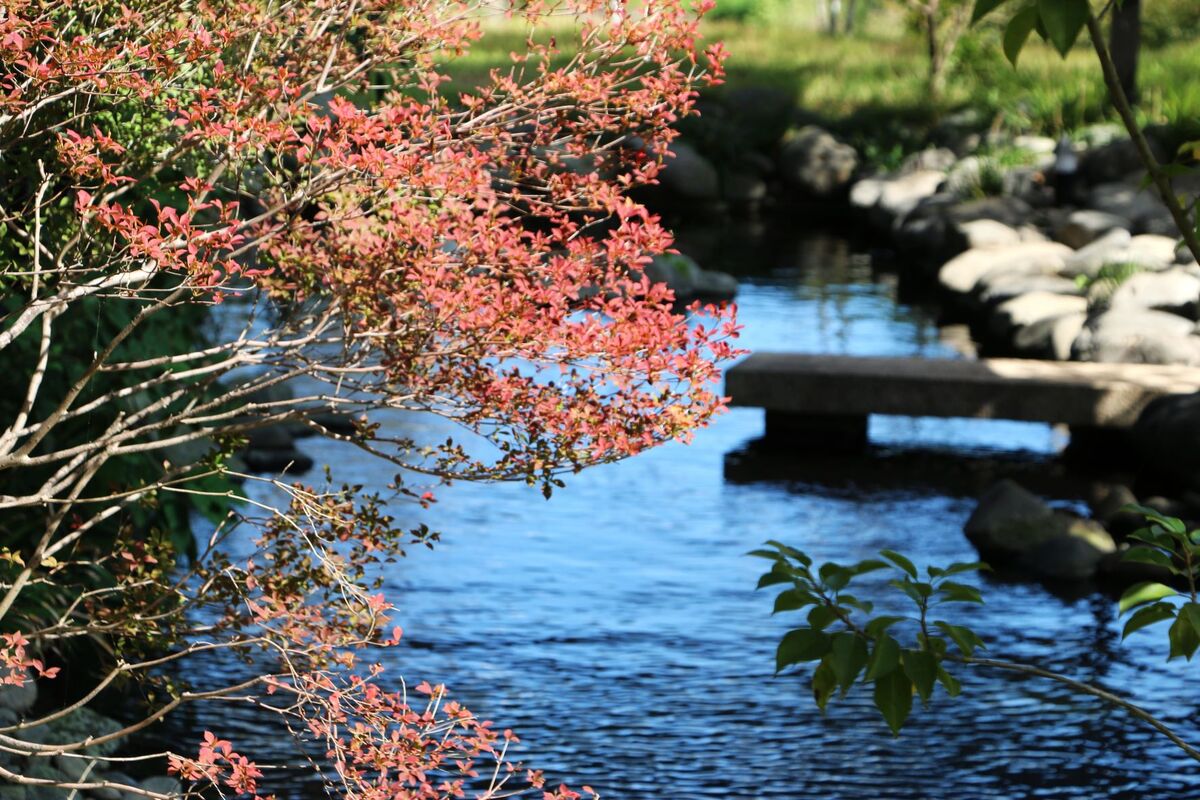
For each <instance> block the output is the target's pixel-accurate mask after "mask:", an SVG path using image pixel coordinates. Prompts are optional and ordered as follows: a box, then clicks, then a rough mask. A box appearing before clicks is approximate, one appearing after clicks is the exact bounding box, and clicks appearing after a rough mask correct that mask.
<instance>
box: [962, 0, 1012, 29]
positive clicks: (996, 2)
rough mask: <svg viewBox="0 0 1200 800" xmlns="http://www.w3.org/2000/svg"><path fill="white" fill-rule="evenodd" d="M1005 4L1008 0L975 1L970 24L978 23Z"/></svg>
mask: <svg viewBox="0 0 1200 800" xmlns="http://www.w3.org/2000/svg"><path fill="white" fill-rule="evenodd" d="M1007 2H1008V0H975V10H974V11H972V12H971V24H972V25H974V24H975V23H976V22H979V20H981V19H983V18H984V17H986V16H987V15H988V14H990V13H992V12H993V11H995V10H996V9H997V8H999V7H1000V6H1002V5H1004V4H1005V3H1007Z"/></svg>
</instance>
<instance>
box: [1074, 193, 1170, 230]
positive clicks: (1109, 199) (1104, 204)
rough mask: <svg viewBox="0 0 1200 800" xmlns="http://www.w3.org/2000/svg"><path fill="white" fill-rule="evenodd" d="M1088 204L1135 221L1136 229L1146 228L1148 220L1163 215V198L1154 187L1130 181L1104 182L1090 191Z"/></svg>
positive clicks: (1098, 209)
mask: <svg viewBox="0 0 1200 800" xmlns="http://www.w3.org/2000/svg"><path fill="white" fill-rule="evenodd" d="M1087 204H1088V206H1090V207H1091V208H1094V209H1096V210H1097V211H1105V212H1107V213H1109V214H1115V215H1116V216H1118V217H1122V218H1124V219H1127V220H1129V221H1130V222H1131V223H1133V227H1134V230H1135V231H1141V230H1143V229H1144V225H1145V223H1146V220H1149V219H1153V218H1155V217H1159V216H1161V215H1162V213H1163V211H1164V206H1163V204H1162V200H1161V199H1160V198H1159V197H1158V195H1157V194H1155V190H1154V189H1152V188H1146V189H1143V188H1140V187H1139V186H1137V185H1132V184H1128V183H1102V184H1100V185H1099V186H1095V187H1093V188H1092V190H1091V192H1089V193H1088V202H1087Z"/></svg>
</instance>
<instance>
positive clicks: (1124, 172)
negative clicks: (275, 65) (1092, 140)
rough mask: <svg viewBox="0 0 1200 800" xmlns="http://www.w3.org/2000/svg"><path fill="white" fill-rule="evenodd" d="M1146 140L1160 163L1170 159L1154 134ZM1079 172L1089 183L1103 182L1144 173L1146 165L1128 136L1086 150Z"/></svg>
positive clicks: (1080, 162)
mask: <svg viewBox="0 0 1200 800" xmlns="http://www.w3.org/2000/svg"><path fill="white" fill-rule="evenodd" d="M1146 140H1147V142H1148V143H1149V145H1150V149H1151V150H1152V151H1153V152H1154V153H1155V157H1156V158H1158V160H1159V162H1160V163H1161V162H1163V160H1164V159H1165V160H1167V161H1169V160H1170V158H1169V157H1168V155H1167V153H1166V151H1165V150H1164V149H1163V147H1162V145H1160V144H1159V143H1158V142H1157V141H1156V140H1155V138H1154V137H1153V136H1150V135H1147V137H1146ZM1079 172H1080V174H1081V175H1083V177H1084V180H1086V181H1087V182H1088V183H1091V184H1102V183H1108V182H1111V181H1118V180H1121V179H1122V178H1125V177H1127V176H1129V175H1131V174H1132V175H1139V176H1140V175H1144V174H1145V173H1146V166H1145V164H1143V163H1142V158H1141V155H1139V153H1138V150H1137V146H1136V145H1135V144H1134V143H1133V141H1132V140H1131V139H1129V138H1128V137H1127V136H1126V137H1120V138H1117V139H1114V140H1112V141H1110V142H1109V143H1107V144H1104V145H1100V146H1098V147H1094V148H1093V149H1091V150H1088V151H1086V152H1084V154H1083V156H1082V157H1081V158H1080V160H1079Z"/></svg>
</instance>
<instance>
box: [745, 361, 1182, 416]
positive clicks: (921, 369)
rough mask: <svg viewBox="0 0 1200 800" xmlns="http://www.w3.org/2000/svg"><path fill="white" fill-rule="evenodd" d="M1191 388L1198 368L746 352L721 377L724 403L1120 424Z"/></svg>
mask: <svg viewBox="0 0 1200 800" xmlns="http://www.w3.org/2000/svg"><path fill="white" fill-rule="evenodd" d="M1196 391H1200V368H1194V367H1181V366H1173V365H1156V364H1101V363H1065V362H1056V361H1034V360H1030V359H1004V358H994V359H986V360H980V361H967V360H961V361H960V360H951V359H943V360H930V359H914V358H859V357H854V356H830V355H805V354H798V353H756V354H754V355H752V356H750V357H749V358H747V359H746V360H744V361H742V362H741V363H740V364H737V365H735V366H734V367H733V368H732V369H730V370H729V372H728V373H727V374H726V376H725V393H726V394H727V395H730V397H731V401H730V402H731V405H734V406H745V407H755V408H765V409H767V410H768V411H783V412H789V413H795V414H838V415H850V414H864V415H866V414H897V415H901V416H917V417H976V418H982V419H1014V420H1028V421H1040V422H1061V423H1066V424H1068V425H1087V426H1094V427H1114V428H1125V427H1129V426H1131V425H1133V424H1134V422H1135V421H1136V420H1137V418H1138V415H1139V414H1140V413H1141V411H1142V409H1143V408H1145V407H1146V406H1147V405H1148V404H1149V403H1150V402H1151V401H1152V400H1154V399H1156V398H1158V397H1162V396H1164V395H1169V394H1186V393H1190V392H1196Z"/></svg>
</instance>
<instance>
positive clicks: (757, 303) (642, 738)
mask: <svg viewBox="0 0 1200 800" xmlns="http://www.w3.org/2000/svg"><path fill="white" fill-rule="evenodd" d="M685 244H686V242H685ZM735 244H736V240H735ZM697 246H699V245H697ZM708 247H709V252H708V253H707V256H708V258H707V260H706V266H725V267H726V268H729V267H730V266H731V265H733V266H735V267H736V266H737V265H736V264H733V262H732V258H733V257H737V258H741V259H749V260H750V262H751V263H750V264H748V265H746V268H744V269H740V270H737V271H739V272H740V273H742V278H743V280H744V289H743V292H742V294H741V297H740V298H739V305H740V307H741V315H742V321H743V323H744V324H745V336H744V343H745V344H746V345H747V346H749V347H751V348H762V349H777V350H796V351H809V352H834V353H857V354H888V355H907V356H913V355H920V356H927V357H930V358H952V357H957V356H958V354H957V352H956V351H955V350H954V349H953V348H952V347H951V346H950V345H948V344H946V343H944V342H943V341H941V339H940V338H939V331H938V329H937V327H936V325H935V324H934V322H933V319H932V317H931V315H930V314H929V313H927V312H924V311H922V310H921V309H919V308H916V307H912V306H910V305H907V304H904V303H901V302H898V301H897V299H896V287H895V282H894V281H892V280H889V279H888V278H887V277H886V276H882V277H881V276H878V275H875V274H873V271H872V267H871V263H870V260H869V259H868V258H866V257H865V256H864V255H863V254H862V253H861V252H860V251H856V250H855V249H854V248H853V247H852V246H851V245H850V244H849V243H848V242H847V241H846V240H844V239H837V238H831V237H819V236H818V237H814V236H806V235H803V234H795V233H791V235H790V237H788V238H786V239H784V240H783V241H772V240H767V241H766V243H765V244H764V243H761V242H760V243H759V245H758V249H757V250H756V249H754V248H753V247H749V246H733V245H730V246H729V247H727V248H726V249H725V252H724V253H722V252H720V250H719V249H718V248H716V246H715V245H713V243H712V242H709V245H708ZM731 254H732V255H731ZM752 272H753V273H754V274H753V275H750V274H747V273H752ZM761 430H762V420H761V415H760V413H759V412H756V411H753V410H744V409H743V410H735V411H732V412H730V413H729V414H727V415H725V416H724V417H722V418H721V419H720V420H718V421H717V422H716V424H715V425H714V426H713V427H712V428H711V429H709V430H707V431H703V432H701V433H700V434H699V435H698V436H697V437H696V441H695V444H694V445H692V446H691V447H686V448H685V447H683V446H677V445H671V446H667V447H663V448H661V449H659V450H657V451H655V452H652V453H649V454H647V455H645V456H642V457H639V458H636V459H633V460H631V461H628V462H624V463H621V464H617V465H612V466H608V467H601V468H597V469H594V470H592V471H590V472H588V473H585V474H583V475H580V476H578V477H576V478H574V479H573V480H571V481H570V482H569V484H568V487H567V489H566V490H564V491H561V492H559V493H557V494H556V495H555V497H554V498H553V500H552V501H550V502H544V501H543V500H542V499H541V497H540V495H539V494H537V493H536V492H535V491H534V490H531V489H528V488H526V487H523V486H515V485H512V486H508V485H505V486H471V485H461V486H455V487H453V488H452V489H451V490H448V491H445V492H443V493H442V496H441V502H440V503H439V504H438V505H437V506H436V507H435V508H433V509H431V510H430V511H429V512H427V516H426V517H425V518H424V519H425V521H427V522H429V524H430V525H431V526H433V527H435V528H437V529H440V530H442V531H444V532H445V534H446V537H445V542H444V543H443V544H442V545H440V546H439V548H438V551H437V552H433V553H427V552H419V553H414V554H412V555H411V556H410V557H409V558H408V559H407V560H405V561H404V562H403V563H400V564H397V565H395V568H394V571H393V572H392V573H391V574H390V575H388V577H387V584H388V585H387V591H388V595H389V597H390V598H391V599H393V600H395V601H397V602H398V605H399V606H400V613H399V615H398V620H397V621H399V622H401V623H402V624H403V625H404V627H405V631H406V645H405V646H403V647H401V648H399V649H397V650H396V651H394V652H393V653H392V654H391V656H390V657H391V659H392V661H391V663H390V664H389V666H390V667H391V674H393V675H396V676H399V675H403V676H405V677H406V678H409V679H414V680H419V679H422V678H429V679H431V680H436V681H444V682H445V683H447V684H448V685H449V686H450V687H451V689H452V690H453V691H454V693H455V695H456V696H457V697H458V698H460V699H462V700H464V701H465V702H466V704H467V705H468V706H469V707H471V708H472V709H474V710H475V711H477V712H478V713H480V714H483V715H484V716H486V717H487V718H490V719H493V720H495V721H496V723H497V726H498V727H500V728H506V727H511V728H514V729H515V730H517V731H518V732H519V733H520V734H521V736H522V745H521V747H522V749H521V751H520V753H519V754H518V757H520V758H522V759H525V760H527V761H528V762H529V763H531V764H534V765H536V766H538V767H542V768H544V769H546V771H547V773H548V774H549V775H550V776H551V777H552V779H553V780H554V781H555V782H557V781H559V780H565V781H567V782H570V783H574V784H581V783H588V784H591V785H593V786H595V787H596V788H597V789H598V790H600V791H601V792H602V793H603V794H604V795H605V796H607V797H611V798H630V799H632V800H642V799H643V798H658V797H678V798H722V799H723V800H753V799H754V798H859V797H872V798H876V797H878V798H895V799H896V800H900V799H901V798H913V799H914V800H916V799H918V798H920V799H922V800H924V799H925V798H948V799H949V798H954V799H955V800H972V799H974V798H979V799H980V800H982V798H988V799H989V800H990V799H991V798H1026V797H1038V798H1097V797H1107V798H1141V797H1151V796H1154V797H1186V796H1196V795H1197V793H1200V776H1197V774H1196V771H1195V770H1194V769H1193V768H1191V767H1190V766H1188V765H1185V764H1184V763H1183V762H1182V760H1181V758H1180V757H1177V756H1176V753H1175V751H1174V749H1173V748H1172V747H1171V746H1169V745H1166V744H1164V743H1163V740H1161V739H1159V738H1156V737H1153V736H1151V735H1150V734H1149V733H1148V732H1147V731H1146V730H1144V729H1143V728H1141V727H1139V726H1137V725H1135V724H1133V723H1131V722H1130V721H1129V720H1128V719H1127V718H1126V717H1125V716H1123V715H1122V714H1121V713H1119V712H1114V711H1111V710H1109V709H1107V708H1105V707H1102V706H1099V705H1097V704H1096V703H1093V702H1091V701H1088V700H1082V699H1079V698H1076V697H1074V696H1071V695H1069V694H1067V693H1065V692H1063V691H1062V690H1060V689H1059V688H1058V687H1057V686H1051V685H1046V684H1040V683H1030V682H1028V681H1023V680H1014V679H1012V678H1010V677H1004V676H996V675H986V674H976V673H970V672H967V673H963V674H962V675H961V677H962V678H963V681H964V683H965V684H966V692H965V697H963V698H960V699H959V700H958V701H949V700H947V699H946V698H945V697H944V696H941V695H939V696H938V697H936V698H935V700H934V701H933V702H932V704H931V705H930V707H929V708H928V709H924V710H919V711H918V712H917V713H916V714H915V718H914V721H913V723H912V725H911V727H910V728H909V729H907V730H906V731H905V733H904V734H903V735H902V736H901V737H900V738H898V739H892V738H891V737H890V736H888V735H887V733H886V729H885V727H884V725H883V723H882V721H881V720H880V719H879V718H878V716H877V715H876V714H875V712H874V710H873V709H872V708H871V701H870V698H869V696H868V695H867V693H864V692H862V691H856V692H853V693H852V694H851V696H850V698H849V699H848V700H847V701H844V702H840V703H834V704H833V705H832V706H831V709H830V711H829V713H828V714H827V715H826V716H822V715H821V714H820V713H818V711H817V710H816V708H815V707H814V705H813V703H812V701H811V699H810V695H809V690H808V687H807V682H806V680H807V679H806V676H804V675H783V676H779V677H775V676H773V675H772V667H773V653H774V647H775V643H776V642H777V641H778V638H779V636H780V635H781V633H782V632H783V631H784V630H786V627H787V620H786V619H782V618H774V619H773V618H771V616H770V614H769V611H770V607H771V600H770V595H769V594H767V593H756V592H754V591H753V587H754V585H755V581H756V579H757V577H758V573H759V571H760V570H761V566H762V565H761V562H757V561H756V560H755V559H749V558H745V557H743V554H744V553H745V552H746V551H747V550H749V549H751V548H753V547H755V546H757V545H758V544H759V543H760V542H761V541H762V540H764V539H767V538H778V539H782V540H784V541H787V542H789V543H792V544H794V545H796V546H799V547H803V548H805V549H807V550H809V551H810V552H812V553H813V554H814V555H815V556H816V557H818V558H834V559H838V560H842V561H845V560H853V559H859V558H864V557H867V556H870V555H873V554H874V553H875V552H876V551H877V550H879V549H880V548H886V547H890V548H896V549H900V550H904V551H906V552H908V553H909V554H911V555H913V556H914V557H915V560H917V561H918V562H936V563H945V562H951V561H956V560H973V558H974V556H975V554H974V552H973V551H972V549H971V547H970V546H969V545H968V544H967V542H966V540H965V538H964V537H963V535H962V532H961V527H962V523H963V521H964V520H965V519H966V517H967V516H968V514H969V513H970V511H971V509H972V506H973V500H972V496H973V495H974V494H976V493H977V492H978V491H979V490H980V489H981V488H982V487H984V486H986V485H987V484H988V483H989V482H990V481H991V480H993V479H995V478H996V477H998V476H1001V475H1016V476H1018V478H1019V479H1021V480H1026V481H1027V482H1030V483H1031V484H1036V487H1035V488H1037V489H1038V490H1039V491H1042V492H1044V493H1046V494H1048V495H1050V496H1052V497H1054V498H1055V499H1057V500H1061V501H1068V502H1071V501H1077V500H1078V497H1079V496H1080V490H1079V487H1077V486H1075V485H1074V482H1073V481H1072V479H1071V476H1070V475H1068V474H1066V473H1064V471H1063V470H1062V468H1061V467H1059V466H1057V465H1056V464H1055V463H1053V462H1052V455H1051V454H1053V453H1054V452H1055V450H1056V449H1057V448H1058V447H1059V446H1060V445H1061V439H1060V437H1059V436H1057V435H1056V434H1055V433H1054V432H1053V431H1052V430H1051V429H1050V428H1049V427H1047V426H1044V425H1036V424H1027V423H1011V422H995V421H963V420H911V419H899V418H885V419H877V420H873V421H872V432H871V435H872V439H873V441H875V442H876V443H877V446H876V448H875V451H874V453H873V454H872V455H871V456H869V457H867V459H866V460H865V461H864V460H854V459H850V460H847V459H840V460H839V459H830V460H828V461H825V462H822V461H820V460H817V461H813V460H808V461H804V460H801V459H799V458H792V459H789V458H787V457H786V455H785V456H780V454H779V453H778V452H775V453H772V454H770V455H767V454H764V453H763V452H762V451H760V450H757V449H756V448H755V447H753V446H752V445H751V443H752V442H753V440H754V439H756V438H757V437H759V436H760V434H761ZM302 447H303V448H304V449H305V450H306V451H307V452H308V453H310V454H311V455H312V456H313V457H314V458H315V459H316V460H317V463H318V464H322V463H335V462H336V463H338V464H339V465H340V466H341V469H342V472H341V474H340V475H339V478H340V479H342V480H346V481H349V482H362V483H364V484H366V485H368V486H371V485H374V484H378V483H379V482H380V471H379V470H378V469H377V467H376V465H374V464H373V463H371V462H367V461H361V460H355V459H354V458H347V451H345V450H342V449H340V448H339V447H338V446H336V445H333V444H331V443H328V442H321V441H314V440H306V441H305V442H303V443H302ZM950 447H953V448H955V450H954V451H952V452H948V451H947V448H950ZM985 582H986V583H988V586H987V587H986V596H987V598H988V604H987V605H986V606H984V607H982V608H978V609H975V608H971V609H966V610H964V611H963V612H962V618H963V620H964V621H967V622H969V624H971V625H973V626H974V627H975V628H976V629H977V630H978V631H980V632H981V633H983V634H984V635H985V638H986V639H987V640H988V641H989V642H990V647H991V650H992V652H993V653H995V654H998V655H1002V656H1010V657H1015V658H1024V659H1031V660H1037V661H1039V662H1041V663H1044V664H1046V665H1048V666H1050V667H1052V668H1056V669H1060V670H1063V671H1065V672H1068V673H1070V674H1072V675H1075V676H1077V677H1080V678H1083V679H1085V680H1088V681H1094V682H1096V683H1099V684H1101V685H1103V686H1107V687H1110V688H1114V689H1116V690H1118V691H1121V692H1126V693H1129V694H1131V695H1132V696H1133V698H1134V699H1135V700H1137V701H1138V702H1140V703H1143V704H1144V705H1146V706H1147V707H1148V708H1149V709H1150V710H1151V711H1154V712H1158V713H1160V714H1162V715H1163V716H1164V717H1165V718H1166V719H1167V720H1168V722H1170V723H1172V724H1175V725H1178V726H1180V727H1182V728H1183V729H1184V730H1185V731H1187V730H1189V729H1192V730H1194V728H1189V726H1190V724H1191V723H1192V722H1193V715H1194V713H1195V700H1194V699H1193V693H1192V692H1191V691H1189V690H1188V689H1186V686H1187V685H1188V684H1187V683H1185V676H1186V675H1187V674H1188V673H1187V669H1188V667H1187V665H1184V664H1172V665H1169V666H1168V665H1166V664H1165V663H1164V658H1165V642H1162V641H1160V640H1159V639H1160V637H1159V636H1158V635H1156V634H1155V633H1153V632H1142V633H1138V634H1135V635H1134V636H1133V637H1132V638H1131V641H1130V642H1129V643H1128V645H1124V646H1123V645H1121V644H1120V641H1119V634H1118V630H1119V628H1118V625H1117V622H1116V620H1115V610H1114V608H1113V605H1112V603H1111V602H1110V601H1109V600H1107V599H1105V598H1103V597H1100V596H1096V595H1092V594H1087V595H1085V596H1083V597H1081V598H1079V597H1077V598H1075V599H1062V598H1060V597H1056V596H1055V595H1053V594H1051V593H1050V592H1048V591H1047V590H1046V589H1044V588H1042V587H1039V586H1037V585H1031V584H1023V583H1011V582H1003V583H1002V582H998V581H996V580H995V579H985ZM1142 650H1144V651H1145V652H1139V651H1142ZM195 713H197V714H198V715H199V716H197V717H195V718H191V719H188V720H186V721H184V723H183V724H185V725H187V726H189V727H190V731H189V737H188V738H193V737H192V735H191V734H192V733H193V732H194V731H195V730H198V729H203V728H212V729H214V730H221V731H222V732H223V733H225V732H230V731H233V732H235V733H236V734H237V737H238V743H239V747H240V748H242V751H243V752H251V751H261V750H262V749H263V748H267V749H274V748H278V747H280V746H281V742H280V740H279V739H278V738H277V737H272V736H270V735H268V734H266V733H265V732H264V730H263V728H262V725H261V720H260V719H258V718H256V717H254V716H253V714H251V713H249V712H247V713H246V715H245V716H239V714H241V713H242V712H240V711H238V710H237V709H232V708H219V709H211V708H210V709H207V710H204V711H197V712H195ZM205 715H209V716H205ZM216 715H221V716H220V718H215V716H216ZM177 724H178V723H177ZM238 729H241V730H240V731H239V730H238ZM253 737H258V738H259V739H260V743H259V744H258V745H254V744H252V743H250V742H247V741H246V739H247V738H253ZM284 752H286V751H284ZM272 780H280V781H283V782H285V783H286V782H288V781H291V783H290V785H287V786H284V789H283V791H282V792H281V796H282V797H300V796H311V797H317V796H323V793H321V792H320V791H319V790H318V789H317V788H316V787H315V786H312V785H311V784H308V785H306V784H304V782H303V781H304V778H303V776H300V775H290V776H272Z"/></svg>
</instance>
